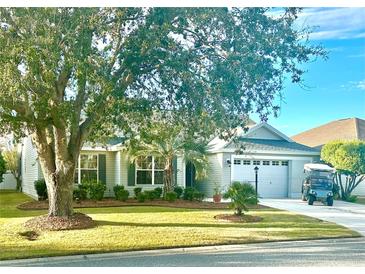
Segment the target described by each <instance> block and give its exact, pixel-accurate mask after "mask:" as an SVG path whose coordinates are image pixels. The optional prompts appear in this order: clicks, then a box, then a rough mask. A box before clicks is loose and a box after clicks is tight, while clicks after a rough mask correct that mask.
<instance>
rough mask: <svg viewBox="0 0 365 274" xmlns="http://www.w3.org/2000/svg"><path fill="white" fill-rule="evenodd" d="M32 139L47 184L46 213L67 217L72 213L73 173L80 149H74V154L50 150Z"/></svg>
mask: <svg viewBox="0 0 365 274" xmlns="http://www.w3.org/2000/svg"><path fill="white" fill-rule="evenodd" d="M34 140H35V145H36V147H37V152H38V160H39V163H40V166H41V168H42V172H43V177H44V179H45V181H46V185H47V193H48V202H49V209H48V215H49V216H59V217H69V216H71V215H72V214H73V205H72V200H73V187H74V176H75V174H74V173H75V166H76V159H78V155H79V151H80V150H77V149H75V151H74V154H73V155H70V154H69V153H68V152H66V151H65V150H63V151H62V150H61V149H57V150H55V151H52V150H50V149H48V148H49V146H46V145H45V144H44V143H42V142H40V141H38V140H37V139H36V138H34ZM62 152H63V153H62Z"/></svg>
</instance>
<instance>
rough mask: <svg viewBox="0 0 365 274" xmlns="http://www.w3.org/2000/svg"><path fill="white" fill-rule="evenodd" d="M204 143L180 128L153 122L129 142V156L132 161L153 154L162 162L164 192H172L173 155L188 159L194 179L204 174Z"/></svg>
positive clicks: (205, 148) (205, 169)
mask: <svg viewBox="0 0 365 274" xmlns="http://www.w3.org/2000/svg"><path fill="white" fill-rule="evenodd" d="M206 151H207V146H206V144H205V143H204V142H203V141H201V140H200V139H199V138H194V137H193V136H189V135H188V134H187V133H186V131H185V130H184V127H182V126H178V125H171V124H168V123H164V122H155V123H154V125H153V126H151V127H150V128H149V129H148V130H144V131H143V132H141V133H140V135H139V137H138V138H135V139H132V140H130V142H129V151H128V154H129V158H130V161H132V162H134V161H135V160H136V159H137V158H138V157H148V156H155V157H160V158H161V159H162V161H163V162H164V193H167V192H171V191H173V188H174V186H175V185H176V182H175V180H174V178H175V176H174V166H173V161H174V158H175V157H176V156H182V157H183V158H184V160H185V161H186V162H187V161H190V162H191V163H192V164H193V165H194V166H195V169H196V175H195V177H196V179H198V180H200V179H202V178H204V177H205V176H206V173H207V167H208V160H207V156H206Z"/></svg>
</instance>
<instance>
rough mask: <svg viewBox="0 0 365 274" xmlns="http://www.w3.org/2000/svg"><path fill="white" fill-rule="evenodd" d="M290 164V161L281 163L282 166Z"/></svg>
mask: <svg viewBox="0 0 365 274" xmlns="http://www.w3.org/2000/svg"><path fill="white" fill-rule="evenodd" d="M288 164H289V162H288V161H281V165H282V166H288Z"/></svg>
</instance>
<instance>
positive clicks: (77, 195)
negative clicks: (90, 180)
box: [73, 185, 87, 200]
mask: <svg viewBox="0 0 365 274" xmlns="http://www.w3.org/2000/svg"><path fill="white" fill-rule="evenodd" d="M73 197H74V199H78V200H86V199H87V188H86V186H85V185H78V186H77V188H75V189H74V193H73Z"/></svg>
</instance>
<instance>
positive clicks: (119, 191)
mask: <svg viewBox="0 0 365 274" xmlns="http://www.w3.org/2000/svg"><path fill="white" fill-rule="evenodd" d="M113 190H114V195H115V199H117V200H120V201H123V202H125V201H127V199H128V197H129V191H128V190H125V189H124V186H121V185H116V186H114V187H113Z"/></svg>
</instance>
